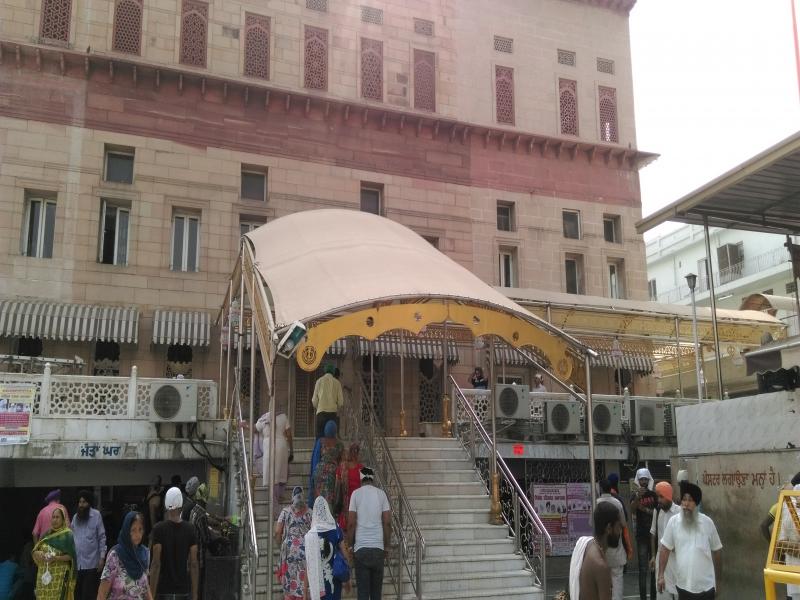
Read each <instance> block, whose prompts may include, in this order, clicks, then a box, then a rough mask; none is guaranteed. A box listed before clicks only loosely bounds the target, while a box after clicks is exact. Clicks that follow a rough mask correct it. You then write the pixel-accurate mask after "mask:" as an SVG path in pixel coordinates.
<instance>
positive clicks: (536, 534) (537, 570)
mask: <svg viewBox="0 0 800 600" xmlns="http://www.w3.org/2000/svg"><path fill="white" fill-rule="evenodd" d="M449 379H450V383H451V385H452V386H453V392H454V397H455V401H456V414H455V415H454V421H455V428H454V432H455V436H456V438H457V439H458V440H459V441H460V442H461V444H462V445H463V446H464V448H466V450H467V452H469V455H470V458H472V460H473V462H474V464H475V469H476V470H477V471H478V473H479V474H480V476H481V479H482V480H483V482H484V483H485V484H486V488H487V489H488V490H489V493H491V488H492V482H491V479H490V471H491V469H490V465H489V461H490V460H492V456H494V458H495V460H496V461H497V472H498V473H499V474H500V506H501V510H502V515H503V520H504V521H505V522H506V524H507V525H508V527H509V529H510V530H511V531H512V532H513V535H514V550H515V552H517V553H519V554H521V555H522V556H523V557H524V558H525V562H526V563H527V564H528V568H529V569H530V570H531V573H532V574H533V583H534V585H538V586H540V587H541V588H542V589H543V590H544V595H545V597H547V563H546V560H545V558H546V553H547V548H548V547H549V548H552V546H553V540H552V539H551V538H550V534H549V533H548V532H547V530H546V529H545V527H544V523H542V520H541V519H540V518H539V515H538V514H536V510H534V508H533V505H532V504H531V501H530V500H529V499H528V496H527V494H526V493H525V491H524V490H523V489H522V487H521V486H520V485H519V482H517V480H516V478H515V477H514V474H513V473H512V472H511V469H509V467H508V464H506V461H505V460H503V457H502V456H500V452H498V451H497V449H496V448H494V446H493V444H492V438H491V436H490V435H489V434H488V433H487V431H486V429H485V428H484V426H483V424H482V423H481V420H480V419H479V418H478V415H477V414H476V413H475V410H474V409H473V408H472V405H471V404H470V402H469V400H467V397H466V396H465V395H464V392H463V391H462V390H461V388H460V387H459V385H458V383H456V380H455V379H453V376H452V375H451V376H450V377H449ZM481 446H483V447H484V449H485V450H484V451H483V452H480V451H479V450H480V447H481Z"/></svg>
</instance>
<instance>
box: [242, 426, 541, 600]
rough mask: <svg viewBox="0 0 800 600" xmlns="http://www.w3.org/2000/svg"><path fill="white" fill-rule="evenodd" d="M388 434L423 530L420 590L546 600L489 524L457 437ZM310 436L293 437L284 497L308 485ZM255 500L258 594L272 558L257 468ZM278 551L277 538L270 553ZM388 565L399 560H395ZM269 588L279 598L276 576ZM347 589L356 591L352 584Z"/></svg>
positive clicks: (450, 597)
mask: <svg viewBox="0 0 800 600" xmlns="http://www.w3.org/2000/svg"><path fill="white" fill-rule="evenodd" d="M387 442H388V445H389V447H390V449H391V452H392V458H393V459H394V461H395V465H396V467H397V470H398V474H399V476H400V479H401V481H402V482H403V486H404V487H405V490H406V494H407V495H408V498H409V501H410V503H411V505H412V507H413V509H414V512H415V515H416V519H417V523H418V524H419V526H420V529H421V530H422V535H423V537H424V538H425V543H426V553H425V559H424V560H423V563H422V572H423V579H422V581H423V584H422V588H423V598H425V599H426V600H455V599H458V600H471V599H473V598H474V599H476V600H477V599H490V600H492V599H496V600H500V599H501V598H520V599H521V598H525V599H526V600H543V599H544V594H543V592H542V590H541V588H539V587H537V586H534V585H533V577H532V574H531V572H530V571H528V570H527V569H526V564H525V560H524V559H523V558H522V557H521V556H520V555H517V554H514V544H513V541H512V540H511V539H510V538H509V537H508V528H507V527H505V526H497V525H489V524H488V521H489V496H488V494H487V493H486V488H485V487H484V485H483V483H481V481H480V479H479V477H478V475H477V474H476V472H475V471H474V469H473V467H472V464H471V462H470V460H469V458H468V457H467V454H466V453H465V452H464V450H463V449H462V448H461V446H460V445H459V443H458V442H457V441H456V440H450V439H441V438H388V439H387ZM312 444H313V440H310V439H295V442H294V448H295V451H294V462H292V463H291V464H290V465H289V483H288V484H287V492H286V494H285V497H284V498H283V499H282V505H286V504H288V502H289V500H290V499H289V494H290V492H291V488H292V487H293V486H295V485H302V486H303V489H306V488H307V487H308V471H309V469H310V461H311V447H312ZM255 505H256V506H255V509H256V515H257V516H256V529H257V532H258V543H259V552H260V555H261V558H260V565H261V566H260V568H259V569H258V571H257V576H256V592H257V597H258V598H263V597H265V594H266V585H267V564H268V563H269V562H270V561H268V560H267V554H268V552H267V544H268V539H267V536H268V535H269V532H270V531H271V526H272V525H271V522H270V519H268V517H267V513H268V510H269V504H268V494H267V488H266V487H265V486H264V485H263V483H262V482H261V477H260V473H259V477H258V482H257V485H256V488H255ZM277 555H278V553H277V546H276V548H275V560H277ZM392 566H393V568H397V565H396V563H395V564H393V565H392ZM403 575H404V577H403V583H402V595H401V596H400V597H401V598H403V600H412V599H413V598H416V596H415V594H414V590H413V588H412V586H411V582H410V580H409V578H408V576H407V574H406V573H405V571H404V570H403ZM273 590H274V591H273V598H280V597H281V595H280V593H281V592H280V589H279V586H278V585H277V583H276V582H275V583H274V585H273ZM383 592H384V597H386V598H395V597H397V596H396V591H395V588H394V585H393V583H392V581H391V579H390V575H389V569H388V568H387V569H386V571H385V580H384V590H383ZM344 597H348V596H347V594H344ZM350 597H355V591H353V592H352V593H351V596H350Z"/></svg>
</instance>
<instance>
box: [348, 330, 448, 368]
mask: <svg viewBox="0 0 800 600" xmlns="http://www.w3.org/2000/svg"><path fill="white" fill-rule="evenodd" d="M403 345H405V353H403ZM358 351H359V354H360V355H361V356H369V351H370V342H369V340H365V339H363V338H362V339H359V340H358ZM372 353H373V355H374V356H401V355H402V356H403V357H404V358H415V359H420V358H430V359H434V360H441V359H442V342H441V340H431V339H426V338H415V337H411V336H409V337H407V338H405V339H404V340H403V341H401V340H400V338H399V337H397V336H383V337H379V338H378V339H377V340H375V341H374V342H373V343H372ZM447 362H451V363H455V362H458V348H457V347H456V344H455V342H454V341H452V340H448V343H447Z"/></svg>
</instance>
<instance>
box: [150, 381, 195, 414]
mask: <svg viewBox="0 0 800 600" xmlns="http://www.w3.org/2000/svg"><path fill="white" fill-rule="evenodd" d="M150 421H152V422H158V423H194V422H196V421H197V383H194V382H183V381H181V380H180V379H175V380H174V381H170V382H161V383H153V384H151V386H150Z"/></svg>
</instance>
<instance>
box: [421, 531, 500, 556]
mask: <svg viewBox="0 0 800 600" xmlns="http://www.w3.org/2000/svg"><path fill="white" fill-rule="evenodd" d="M424 535H425V534H424V532H423V536H424ZM512 548H513V543H512V541H511V540H509V539H508V538H498V539H485V538H484V539H480V540H449V541H445V540H433V539H431V540H428V538H425V561H428V560H436V559H437V558H441V557H455V558H458V557H467V556H470V557H472V556H474V557H480V556H485V555H489V554H500V553H502V552H510V551H511V549H512Z"/></svg>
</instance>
